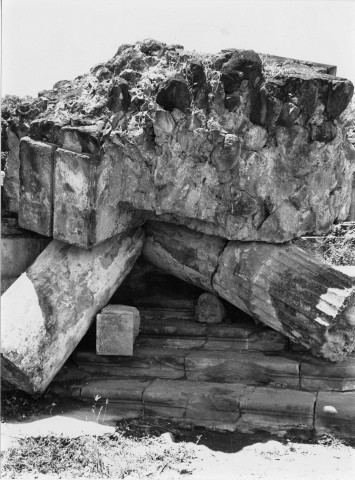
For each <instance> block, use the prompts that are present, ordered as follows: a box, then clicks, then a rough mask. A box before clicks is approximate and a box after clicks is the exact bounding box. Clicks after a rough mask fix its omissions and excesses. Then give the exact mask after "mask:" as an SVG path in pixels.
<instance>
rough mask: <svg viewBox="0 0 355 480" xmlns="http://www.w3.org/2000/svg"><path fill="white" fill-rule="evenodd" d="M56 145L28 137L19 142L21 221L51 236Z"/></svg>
mask: <svg viewBox="0 0 355 480" xmlns="http://www.w3.org/2000/svg"><path fill="white" fill-rule="evenodd" d="M56 148H57V147H56V146H55V145H51V144H47V143H43V142H38V141H34V140H31V138H29V137H25V138H23V139H22V140H21V143H20V162H21V163H20V182H21V191H20V205H19V224H20V226H21V227H22V228H27V229H28V230H32V231H34V232H37V233H40V234H42V235H46V236H47V237H51V236H52V231H53V178H54V175H53V174H54V156H55V151H56Z"/></svg>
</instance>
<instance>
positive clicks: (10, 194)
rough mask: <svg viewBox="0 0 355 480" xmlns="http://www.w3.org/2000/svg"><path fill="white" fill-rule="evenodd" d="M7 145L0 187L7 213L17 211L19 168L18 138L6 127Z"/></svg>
mask: <svg viewBox="0 0 355 480" xmlns="http://www.w3.org/2000/svg"><path fill="white" fill-rule="evenodd" d="M6 134H7V135H6V136H7V147H8V150H9V154H8V156H7V160H6V167H5V178H4V184H3V187H2V189H1V190H2V191H3V192H2V193H3V197H2V198H3V202H4V206H5V208H6V210H7V211H8V212H9V213H12V214H13V213H18V210H19V188H20V179H19V170H20V153H19V152H20V139H19V137H18V136H17V134H16V133H15V132H14V131H13V130H12V129H11V128H10V127H8V128H7V130H6Z"/></svg>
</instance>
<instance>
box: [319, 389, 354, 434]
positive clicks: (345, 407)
mask: <svg viewBox="0 0 355 480" xmlns="http://www.w3.org/2000/svg"><path fill="white" fill-rule="evenodd" d="M354 405H355V392H319V394H318V398H317V402H316V409H315V430H316V433H317V434H318V435H322V434H324V433H332V434H333V435H334V434H336V435H337V436H338V437H340V438H351V439H353V438H354V434H355V408H354Z"/></svg>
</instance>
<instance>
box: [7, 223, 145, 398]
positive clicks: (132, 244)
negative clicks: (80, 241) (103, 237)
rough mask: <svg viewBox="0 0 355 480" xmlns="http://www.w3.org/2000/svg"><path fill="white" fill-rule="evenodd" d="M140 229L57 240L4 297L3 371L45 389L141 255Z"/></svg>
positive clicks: (29, 387) (25, 386)
mask: <svg viewBox="0 0 355 480" xmlns="http://www.w3.org/2000/svg"><path fill="white" fill-rule="evenodd" d="M143 238H144V234H143V231H142V230H140V229H138V230H136V231H135V232H133V233H130V234H122V235H120V236H116V237H114V238H111V239H109V240H107V241H106V242H103V243H101V244H100V245H97V246H96V247H94V248H92V249H90V250H84V249H81V248H78V247H75V246H71V245H68V244H65V243H63V242H60V241H58V240H54V241H53V242H52V243H51V244H50V245H49V246H48V247H47V248H46V249H45V250H44V251H43V252H42V254H41V255H40V256H39V257H38V258H37V259H36V261H35V262H34V263H33V265H32V266H31V267H30V268H29V269H28V270H27V271H26V272H25V273H24V274H22V275H21V277H20V278H19V279H18V280H16V282H15V283H14V284H13V285H11V287H10V288H9V289H8V290H7V291H6V292H5V293H4V295H3V296H2V297H1V313H2V318H1V348H2V349H1V352H2V359H1V367H2V376H3V378H5V379H6V380H8V381H9V382H10V383H11V384H13V385H15V386H16V387H18V388H20V389H22V390H25V391H26V392H28V393H40V392H43V391H44V390H45V389H46V387H47V386H48V385H49V383H50V382H51V380H52V379H53V377H54V376H55V374H56V373H57V372H58V370H59V369H60V368H61V366H62V365H63V364H64V362H65V361H66V360H67V358H68V357H69V355H70V354H71V353H72V352H73V350H74V348H75V347H76V346H77V344H78V343H79V342H80V340H81V339H82V337H83V336H84V334H85V333H86V331H87V329H88V328H89V326H90V324H91V321H92V320H93V318H94V316H95V314H96V313H97V312H98V311H99V310H101V309H102V308H103V307H104V306H105V305H106V304H107V302H108V301H109V299H110V298H111V296H112V294H113V293H114V291H115V290H116V289H117V287H118V286H119V285H120V284H121V282H122V281H123V279H124V278H125V276H126V275H127V274H128V272H129V271H130V270H131V268H132V266H133V264H134V262H135V261H136V259H137V258H138V256H139V254H140V252H141V248H142V245H143Z"/></svg>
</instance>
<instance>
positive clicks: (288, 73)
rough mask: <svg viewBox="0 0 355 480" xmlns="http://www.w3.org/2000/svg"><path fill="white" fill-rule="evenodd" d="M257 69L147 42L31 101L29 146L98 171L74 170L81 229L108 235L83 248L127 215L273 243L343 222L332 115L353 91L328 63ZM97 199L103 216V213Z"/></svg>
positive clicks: (336, 125)
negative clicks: (93, 162) (79, 174)
mask: <svg viewBox="0 0 355 480" xmlns="http://www.w3.org/2000/svg"><path fill="white" fill-rule="evenodd" d="M269 60H270V59H268V57H263V56H259V55H258V54H256V53H255V52H253V51H250V50H247V51H245V50H235V49H234V50H233V49H230V50H226V51H224V52H221V53H220V54H217V55H198V54H196V53H194V54H190V53H188V52H185V51H184V50H183V49H182V48H181V47H180V46H168V45H165V44H164V43H161V42H157V41H154V40H149V41H143V42H138V43H137V44H135V45H125V46H123V47H122V48H119V49H118V51H117V53H116V55H115V56H114V57H113V58H112V59H110V60H109V61H108V62H106V63H104V64H100V65H98V66H96V67H94V68H92V69H91V71H90V72H89V73H88V74H87V75H82V76H80V77H78V78H76V79H75V80H73V81H71V82H69V81H62V82H58V83H57V84H56V85H55V86H54V88H53V90H49V91H45V92H41V97H42V98H44V99H45V100H46V101H47V103H48V107H47V109H46V110H45V111H44V112H43V111H41V113H40V114H39V118H37V119H36V120H35V122H33V124H32V125H31V130H30V135H31V136H32V138H36V139H39V140H41V141H46V142H54V143H56V144H57V145H59V146H60V147H62V148H64V149H65V150H70V151H74V152H76V153H78V154H95V155H97V156H98V168H97V170H96V173H95V172H93V171H92V170H90V172H89V171H87V172H86V174H87V175H89V174H90V175H91V176H90V178H86V182H87V183H90V182H91V183H92V184H93V185H95V186H97V188H98V190H99V191H100V192H99V193H96V197H95V198H96V199H95V201H94V203H93V207H92V210H93V212H95V215H94V216H93V220H92V223H95V216H98V217H100V218H102V217H104V218H105V219H107V218H109V220H108V223H110V224H113V225H115V227H114V228H112V229H109V228H107V230H106V231H104V229H102V236H101V237H100V238H99V235H97V238H95V236H94V237H93V240H92V244H95V243H97V242H99V241H103V240H104V239H105V238H108V237H109V236H110V235H111V236H112V235H115V234H117V233H119V232H120V231H122V229H126V228H127V226H128V225H127V224H128V223H129V222H130V220H129V218H128V217H129V215H131V214H132V215H133V213H132V212H136V213H134V215H138V216H139V218H142V217H144V218H146V216H149V217H150V218H155V217H156V218H157V219H160V220H163V221H169V222H173V223H177V224H183V225H186V226H187V227H189V228H191V229H193V230H196V231H199V232H202V233H206V234H210V235H218V236H221V237H224V238H227V239H231V240H242V241H254V240H255V241H264V242H271V243H280V242H285V241H288V240H291V239H293V238H296V237H299V236H301V235H304V234H306V233H308V234H317V235H319V234H325V233H326V232H328V231H329V230H330V228H331V226H332V224H333V222H334V221H335V220H338V221H339V220H345V219H346V218H347V216H348V212H349V207H350V195H349V192H350V188H351V178H352V174H353V171H354V169H355V162H354V161H353V156H352V155H351V152H350V151H349V148H348V143H349V142H348V141H347V140H346V138H345V137H344V135H343V120H342V118H341V117H340V114H341V113H342V112H343V111H344V109H345V108H346V107H347V105H348V103H349V102H350V100H351V97H352V91H353V86H352V84H351V82H349V81H347V80H344V79H341V78H337V77H335V76H334V75H332V74H331V73H334V69H332V68H330V69H327V68H324V66H323V67H322V68H320V67H319V66H316V65H313V66H312V64H310V63H309V62H292V61H290V60H287V59H281V58H279V59H278V63H275V61H274V62H273V63H272V62H271V63H270V61H269ZM58 130H59V131H58ZM349 152H350V153H349ZM72 175H73V176H75V175H76V171H75V165H73V172H72ZM26 188H27V187H26ZM57 188H58V189H59V190H60V191H63V190H64V189H65V185H63V184H56V186H55V189H57ZM105 196H106V197H109V198H110V206H109V207H108V208H109V209H110V212H109V213H108V212H107V211H105V212H104V213H103V214H102V215H101V214H100V213H96V210H99V209H100V208H102V209H103V210H105V208H106V207H105V206H104V205H105V203H107V202H106V200H107V198H105V201H102V202H101V199H102V198H103V197H105ZM96 202H97V203H96ZM79 204H80V205H81V206H80V208H82V209H83V210H80V208H79V209H78V210H80V212H78V213H80V215H82V216H83V217H85V216H86V214H87V210H86V205H85V202H84V203H83V204H81V203H80V202H78V205H79ZM122 211H124V213H122ZM127 212H129V213H127ZM122 215H123V217H124V218H123V220H122V219H121V217H122ZM115 216H116V218H115ZM76 221H79V220H78V218H77V217H75V218H72V219H71V222H72V223H73V224H75V222H76ZM120 229H121V230H120ZM61 238H62V239H63V240H65V241H68V242H70V241H71V239H70V235H68V238H67V239H65V237H61ZM83 246H85V245H83ZM86 246H89V245H86Z"/></svg>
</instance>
